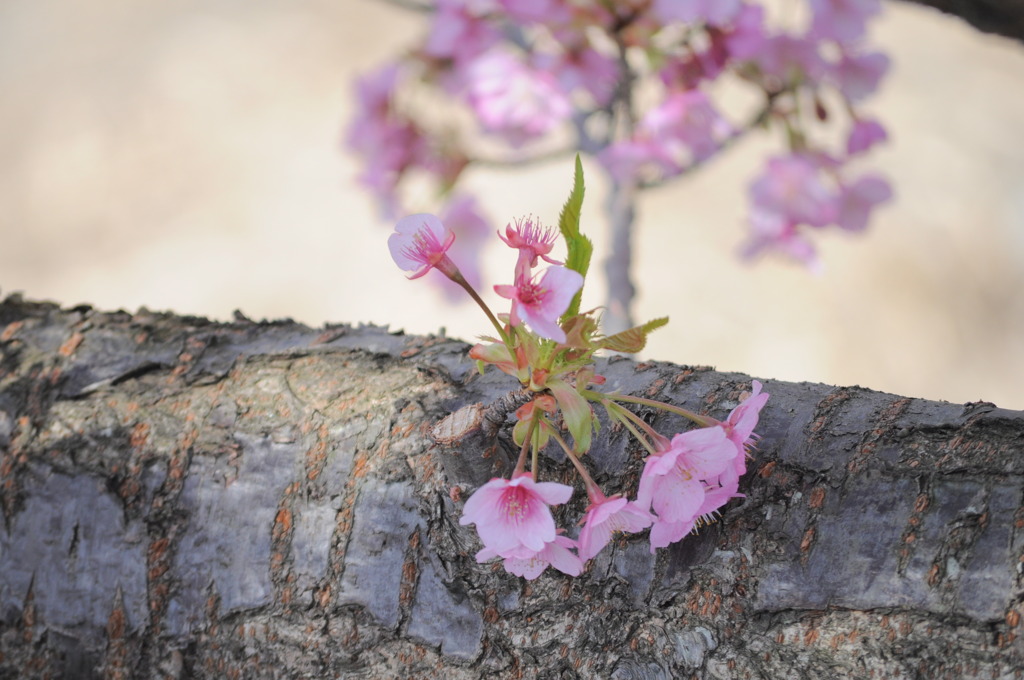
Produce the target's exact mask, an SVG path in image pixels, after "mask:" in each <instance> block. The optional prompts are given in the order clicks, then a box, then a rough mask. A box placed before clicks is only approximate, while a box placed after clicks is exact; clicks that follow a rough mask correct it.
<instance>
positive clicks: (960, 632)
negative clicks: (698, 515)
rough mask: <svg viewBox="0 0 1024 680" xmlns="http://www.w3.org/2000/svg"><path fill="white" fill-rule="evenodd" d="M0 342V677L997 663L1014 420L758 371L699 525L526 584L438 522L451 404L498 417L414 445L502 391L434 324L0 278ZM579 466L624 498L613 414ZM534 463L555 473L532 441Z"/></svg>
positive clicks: (699, 402) (624, 671)
mask: <svg viewBox="0 0 1024 680" xmlns="http://www.w3.org/2000/svg"><path fill="white" fill-rule="evenodd" d="M0 342H2V344H0V349H2V352H3V355H2V363H0V446H2V451H3V457H2V462H0V484H2V487H0V488H2V491H0V500H2V503H0V508H2V512H3V523H2V524H0V678H44V677H47V678H95V677H106V678H193V677H201V678H307V677H308V678H331V677H341V678H357V677H358V678H443V679H444V680H457V679H462V678H480V677H502V678H616V679H620V680H626V679H633V678H638V679H639V678H645V679H646V678H651V679H653V678H690V677H692V678H722V679H733V678H786V679H790V678H868V677H872V678H929V679H933V678H949V679H951V680H961V679H963V678H1018V677H1021V670H1020V669H1021V668H1024V643H1022V641H1021V639H1020V638H1017V634H1018V626H1019V623H1020V620H1021V611H1022V609H1024V605H1022V597H1021V595H1022V592H1024V589H1022V580H1021V579H1022V569H1021V565H1022V562H1021V560H1022V552H1024V508H1022V503H1024V499H1022V491H1024V489H1022V483H1021V481H1022V474H1024V456H1021V452H1022V449H1024V413H1021V412H1016V411H1007V410H1003V409H999V408H996V407H995V406H993V405H992V404H986V403H975V404H967V405H963V406H961V405H956V404H948V403H937V402H931V401H924V400H920V399H910V398H903V397H896V396H893V395H889V394H881V393H878V392H872V391H870V390H866V389H862V388H857V387H854V388H837V387H829V386H825V385H815V384H807V383H801V384H794V383H785V382H777V381H766V383H765V389H766V391H768V392H770V393H771V399H770V400H769V401H768V405H767V406H766V407H765V409H764V411H763V413H762V419H761V424H760V426H759V428H758V431H759V432H760V433H761V434H762V435H763V438H762V439H761V441H760V447H759V450H758V452H757V457H756V460H755V461H754V463H753V465H752V472H751V473H750V474H749V475H748V476H747V478H745V479H744V480H743V482H742V485H741V490H742V491H743V492H744V493H746V498H745V499H742V500H736V501H733V502H732V503H730V504H729V505H727V506H726V508H725V509H724V513H723V516H722V518H721V520H720V521H719V522H717V523H715V524H713V525H711V526H709V527H707V528H706V529H704V530H702V531H701V533H700V534H699V535H695V536H691V537H689V538H687V539H685V540H684V541H682V542H681V543H679V544H677V545H676V546H674V547H673V548H672V549H670V550H662V551H659V553H658V554H656V555H651V554H650V552H649V549H648V544H647V542H646V540H645V535H644V534H641V535H636V536H629V537H626V538H622V539H619V540H618V541H617V542H615V543H614V544H613V546H611V547H610V548H609V549H606V550H605V551H604V553H602V555H600V556H599V557H598V558H597V559H596V560H594V561H593V562H592V563H591V565H590V566H589V568H588V569H587V571H586V572H585V573H584V574H583V575H582V576H580V577H578V578H569V577H567V576H564V575H562V574H559V573H553V572H551V571H550V570H549V571H548V572H546V573H545V574H543V575H542V576H541V577H540V578H539V579H537V580H536V581H532V582H526V581H523V580H521V579H519V578H516V577H513V576H510V575H509V574H507V573H506V572H505V571H504V570H503V569H501V567H500V566H499V565H496V564H477V563H476V562H475V561H474V559H473V554H474V553H475V552H476V550H478V549H479V544H478V542H477V539H476V536H475V533H474V531H473V529H472V527H463V526H460V525H459V524H458V518H459V516H460V513H461V507H462V502H461V500H460V496H461V499H464V498H465V497H466V496H467V495H468V493H470V492H472V490H473V488H474V486H473V485H475V484H479V483H480V481H481V479H486V477H487V476H489V475H490V474H491V470H492V469H496V470H499V471H507V469H503V468H502V463H504V462H505V461H506V460H507V457H506V456H505V453H506V451H505V448H506V446H507V437H508V435H509V429H510V428H508V427H507V426H502V427H498V428H496V430H497V431H498V436H497V444H494V443H493V438H492V443H491V444H490V445H487V438H488V437H491V435H490V434H488V433H487V432H486V431H483V433H482V434H481V432H476V434H475V435H474V436H477V437H478V438H482V439H480V444H479V445H478V446H479V450H480V452H482V453H485V454H486V455H487V458H480V459H478V458H476V457H475V456H471V457H470V458H465V454H466V453H467V452H466V450H465V449H466V447H465V446H463V447H461V449H460V448H459V447H458V446H456V445H455V443H453V442H454V440H456V439H458V436H457V435H458V434H459V432H460V431H461V430H465V429H472V427H471V426H467V427H463V425H460V424H459V423H470V425H472V423H474V422H477V421H478V420H480V419H474V418H473V417H471V416H473V414H474V413H482V414H483V415H485V416H487V417H488V418H490V421H489V422H501V421H502V416H503V412H504V410H503V408H500V407H495V408H492V409H489V410H487V409H475V410H474V409H469V410H468V411H464V412H463V416H465V417H462V416H460V418H462V419H461V420H460V421H459V423H453V421H448V422H447V423H446V425H445V426H442V427H441V428H438V429H437V431H436V433H435V434H436V436H437V441H435V439H434V436H432V432H434V430H435V426H436V425H437V423H438V421H440V420H441V419H442V418H444V417H445V416H446V415H447V414H449V413H451V412H453V411H455V410H457V409H460V408H462V407H466V406H469V405H472V404H478V403H479V404H484V405H490V404H494V403H499V406H500V405H501V404H500V402H501V401H502V399H503V398H504V397H505V396H506V395H508V394H509V392H510V391H512V390H513V388H514V387H515V385H514V384H513V383H511V382H510V381H509V379H507V377H506V376H504V375H502V374H500V373H498V372H496V371H493V370H492V371H488V372H487V374H485V375H483V376H480V375H478V374H477V373H476V372H475V368H474V365H473V363H472V362H471V361H469V360H468V358H467V357H466V345H464V344H462V343H460V342H456V341H453V340H449V339H446V338H442V337H413V336H405V335H402V334H401V333H392V332H389V331H388V330H386V329H382V328H376V327H351V326H328V327H326V328H324V329H309V328H306V327H304V326H301V325H298V324H295V323H292V322H290V321H282V322H273V323H259V324H257V323H252V322H249V321H247V320H244V319H240V320H239V321H237V322H235V323H231V324H216V323H211V322H209V321H206V320H203V319H197V318H189V317H175V316H171V315H166V314H152V313H148V312H144V311H143V312H140V313H137V314H135V315H130V314H127V313H124V312H115V313H102V312H97V311H94V310H92V309H90V308H88V307H79V308H75V309H70V310H61V309H59V308H58V307H56V306H53V305H49V304H38V303H30V302H24V301H21V300H20V299H17V298H10V299H8V300H7V301H5V302H4V303H3V304H0ZM599 370H600V372H601V373H603V374H604V375H606V376H607V378H608V383H607V385H606V387H607V388H608V389H619V390H621V391H623V392H627V393H633V394H642V395H645V396H653V397H657V398H660V399H663V400H667V401H671V402H674V403H677V404H680V405H682V406H686V407H689V408H691V409H694V410H698V411H701V412H704V413H709V414H711V415H713V416H718V417H721V416H723V415H724V414H726V413H728V411H729V409H730V408H732V407H733V406H735V405H736V403H737V400H738V398H739V396H740V395H741V394H742V392H743V391H744V390H746V389H748V388H749V379H748V378H747V377H746V376H742V375H738V374H730V373H719V372H715V371H712V370H710V369H707V368H698V367H682V366H675V365H672V364H666V363H653V362H652V363H643V364H637V363H634V362H632V361H629V360H627V359H623V358H615V359H612V360H611V361H609V362H607V363H605V364H602V365H601V366H600V367H599ZM505 406H506V407H507V406H512V405H511V404H506V405H505ZM465 414H469V415H468V416H466V415H465ZM644 415H645V416H646V417H647V418H648V419H649V420H651V421H652V422H654V423H655V425H656V427H658V428H659V429H661V430H662V431H663V432H665V433H671V432H673V431H678V430H680V429H682V428H683V427H684V424H683V423H682V422H680V421H679V419H677V418H676V417H674V416H671V417H670V416H664V415H660V414H656V413H654V412H646V411H645V412H644ZM485 420H486V419H485ZM471 434H472V433H471ZM469 440H470V439H469V438H463V440H462V441H463V442H465V441H469ZM438 441H439V442H440V443H438ZM587 458H588V464H589V465H590V466H591V467H592V469H593V470H595V474H596V476H597V478H598V481H599V482H602V483H603V484H604V485H605V487H606V490H607V491H612V492H614V491H616V490H617V489H618V488H619V487H620V486H621V487H622V488H623V489H625V490H631V489H635V483H636V479H637V476H638V473H639V470H640V467H641V464H642V463H641V458H642V456H641V452H640V451H639V450H637V447H635V446H634V445H633V444H632V443H630V441H629V440H628V439H627V438H626V437H625V436H624V433H623V432H618V431H615V428H612V427H604V428H602V430H601V432H600V435H599V436H598V437H597V439H596V441H595V446H594V449H593V450H592V453H591V455H590V456H588V457H587ZM481 460H483V461H485V462H484V463H480V461H481ZM481 466H483V467H481ZM545 469H546V470H547V471H548V472H547V473H546V474H547V478H549V479H554V478H560V479H561V480H562V481H566V482H570V483H571V481H570V480H572V479H573V473H572V471H571V470H570V469H569V467H568V465H567V464H565V462H564V461H561V462H560V461H558V460H551V461H548V463H547V467H546V468H545ZM445 471H447V473H448V474H447V478H446V474H445ZM575 496H576V497H575V498H574V500H573V501H572V502H571V503H570V504H569V505H568V507H565V508H561V509H560V510H561V512H560V513H559V514H560V523H561V524H562V525H563V526H569V525H570V523H572V522H574V521H575V520H576V519H577V518H578V517H579V516H580V514H581V512H582V509H583V505H584V503H585V500H584V498H583V494H582V491H581V490H580V491H577V493H576V494H575Z"/></svg>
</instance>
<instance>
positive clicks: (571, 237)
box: [558, 154, 594, 321]
mask: <svg viewBox="0 0 1024 680" xmlns="http://www.w3.org/2000/svg"><path fill="white" fill-rule="evenodd" d="M583 193H584V186H583V163H582V162H580V155H579V154H576V174H575V175H574V177H573V184H572V193H570V194H569V198H568V199H567V200H566V201H565V205H564V206H562V212H561V214H559V216H558V231H560V232H561V233H562V238H564V239H565V245H566V248H567V251H568V252H567V254H566V257H565V266H566V267H568V268H569V269H572V270H573V271H576V272H579V273H580V275H581V276H583V278H584V279H586V278H587V270H588V269H590V256H591V255H592V254H593V252H594V244H593V243H592V242H591V241H590V239H589V238H587V237H586V236H584V235H583V234H582V233H580V213H581V211H582V210H583ZM582 297H583V289H582V288H580V290H579V291H578V292H577V293H576V295H575V296H573V298H572V302H570V303H569V308H568V309H567V310H566V311H565V314H563V315H562V320H563V321H564V320H566V319H569V318H571V317H573V316H575V315H576V314H577V313H578V312H579V311H580V300H581V299H582Z"/></svg>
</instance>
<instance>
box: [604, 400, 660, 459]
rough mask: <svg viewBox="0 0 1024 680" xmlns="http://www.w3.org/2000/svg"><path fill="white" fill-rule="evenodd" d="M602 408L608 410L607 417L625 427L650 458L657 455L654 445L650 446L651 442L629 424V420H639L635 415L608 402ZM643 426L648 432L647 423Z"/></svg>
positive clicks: (634, 426) (649, 433) (649, 432)
mask: <svg viewBox="0 0 1024 680" xmlns="http://www.w3.org/2000/svg"><path fill="white" fill-rule="evenodd" d="M604 407H605V409H607V410H608V415H610V416H612V417H613V418H616V419H617V420H618V421H619V422H620V423H622V424H623V425H624V426H625V428H626V429H627V430H629V432H630V434H632V435H633V436H634V437H636V439H637V441H639V442H640V443H641V444H643V445H644V448H645V449H647V452H648V453H650V454H651V455H652V456H656V455H658V450H657V449H656V448H655V447H654V445H653V444H651V442H650V441H649V440H648V439H647V438H646V437H644V436H643V435H642V434H641V433H640V432H639V431H638V430H637V428H636V425H634V424H633V423H631V422H629V421H630V418H636V419H638V418H639V417H638V416H637V415H636V414H635V413H632V412H631V411H629V410H628V409H624V408H622V407H621V406H619V405H618V404H615V403H613V402H610V401H609V402H605V403H604ZM643 425H644V427H645V428H648V430H649V426H648V425H647V423H644V424H643ZM647 434H648V436H650V435H651V431H648V432H647ZM652 439H653V437H652Z"/></svg>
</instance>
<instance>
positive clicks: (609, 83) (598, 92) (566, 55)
mask: <svg viewBox="0 0 1024 680" xmlns="http://www.w3.org/2000/svg"><path fill="white" fill-rule="evenodd" d="M536 66H537V68H538V69H540V70H543V71H547V72H549V73H552V74H554V76H555V78H556V79H557V80H558V84H559V86H560V87H561V89H562V91H563V92H574V91H577V90H581V89H582V90H586V91H587V92H589V93H590V96H591V97H593V98H594V102H595V103H596V104H597V105H598V106H603V105H605V104H607V103H608V101H609V100H610V99H611V98H612V94H613V93H614V91H615V85H616V84H617V83H618V81H619V63H618V62H617V61H616V60H615V59H613V58H612V57H610V56H608V55H606V54H603V53H601V52H598V51H597V50H595V49H594V48H593V47H590V46H589V45H582V46H580V47H576V48H572V49H565V50H563V51H561V52H559V53H558V54H540V55H537V59H536Z"/></svg>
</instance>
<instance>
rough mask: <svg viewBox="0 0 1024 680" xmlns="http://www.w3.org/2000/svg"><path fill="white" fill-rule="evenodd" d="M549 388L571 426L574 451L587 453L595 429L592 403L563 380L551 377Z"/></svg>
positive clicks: (563, 416)
mask: <svg viewBox="0 0 1024 680" xmlns="http://www.w3.org/2000/svg"><path fill="white" fill-rule="evenodd" d="M547 388H548V389H549V390H551V394H553V395H554V397H555V401H557V402H558V407H559V408H560V409H562V418H563V419H564V420H565V425H566V427H568V428H569V434H571V435H572V448H573V451H575V452H576V453H586V452H587V451H588V450H590V439H591V435H592V433H593V431H594V412H593V411H592V410H591V408H590V404H589V403H588V402H587V400H586V399H584V398H583V396H582V395H580V393H579V392H577V391H576V388H575V387H573V386H572V385H570V384H569V383H567V382H564V381H563V380H559V379H557V378H552V379H549V380H548V382H547Z"/></svg>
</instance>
